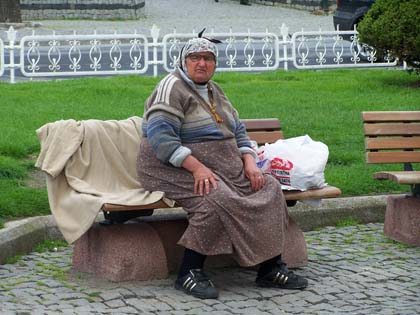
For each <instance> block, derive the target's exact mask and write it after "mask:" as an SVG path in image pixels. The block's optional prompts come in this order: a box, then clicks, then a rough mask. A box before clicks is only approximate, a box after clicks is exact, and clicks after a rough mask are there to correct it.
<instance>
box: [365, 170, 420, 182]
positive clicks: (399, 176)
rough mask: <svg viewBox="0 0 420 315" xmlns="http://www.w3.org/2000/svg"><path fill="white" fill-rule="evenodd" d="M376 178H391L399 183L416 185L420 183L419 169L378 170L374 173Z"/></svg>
mask: <svg viewBox="0 0 420 315" xmlns="http://www.w3.org/2000/svg"><path fill="white" fill-rule="evenodd" d="M373 177H374V178H375V179H389V180H392V181H394V182H397V183H398V184H408V185H415V184H420V172H419V171H408V172H407V171H405V172H378V173H375V174H373Z"/></svg>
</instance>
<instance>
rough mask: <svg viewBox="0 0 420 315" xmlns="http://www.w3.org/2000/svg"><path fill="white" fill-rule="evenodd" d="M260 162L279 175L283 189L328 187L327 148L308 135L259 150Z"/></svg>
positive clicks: (264, 170)
mask: <svg viewBox="0 0 420 315" xmlns="http://www.w3.org/2000/svg"><path fill="white" fill-rule="evenodd" d="M257 153H258V158H257V165H258V167H259V168H260V169H261V170H262V171H263V172H264V173H271V175H273V176H274V177H275V178H277V179H278V180H279V181H280V183H281V185H282V188H283V189H289V190H308V189H314V188H322V187H325V186H326V183H325V178H324V170H325V165H326V164H327V161H328V154H329V152H328V147H327V146H326V145H325V144H324V143H322V142H319V141H314V140H312V139H311V137H309V136H308V135H305V136H301V137H296V138H289V139H285V140H278V141H276V142H275V143H272V144H266V145H265V146H264V147H261V148H259V149H258V150H257Z"/></svg>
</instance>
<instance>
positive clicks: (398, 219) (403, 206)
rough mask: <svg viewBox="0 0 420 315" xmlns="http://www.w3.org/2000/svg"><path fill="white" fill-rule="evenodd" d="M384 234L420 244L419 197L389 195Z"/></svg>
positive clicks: (408, 242) (411, 243) (407, 242)
mask: <svg viewBox="0 0 420 315" xmlns="http://www.w3.org/2000/svg"><path fill="white" fill-rule="evenodd" d="M384 234H385V235H386V236H388V237H389V238H391V239H393V240H395V241H398V242H403V243H406V244H410V245H415V246H420V198H419V197H410V196H389V197H388V200H387V207H386V212H385V222H384Z"/></svg>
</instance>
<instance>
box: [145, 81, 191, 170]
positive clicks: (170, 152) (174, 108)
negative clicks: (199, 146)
mask: <svg viewBox="0 0 420 315" xmlns="http://www.w3.org/2000/svg"><path fill="white" fill-rule="evenodd" d="M169 78H170V77H169ZM167 79H168V77H167V78H165V79H164V80H162V81H161V82H160V84H159V85H158V88H157V92H156V93H154V95H153V96H152V97H151V98H150V99H149V100H148V101H147V104H146V112H145V114H144V117H145V119H146V122H147V123H146V126H145V127H146V128H145V135H146V137H147V139H148V141H149V143H150V145H151V146H152V149H153V151H154V152H155V154H156V157H157V158H158V160H160V161H161V162H163V163H171V164H172V165H174V166H176V167H180V166H181V164H182V162H183V161H184V159H185V158H186V157H187V156H188V155H189V154H191V151H190V149H188V148H186V147H184V146H182V143H181V137H180V130H181V125H182V121H183V119H184V113H183V109H182V100H181V96H180V95H179V93H176V89H174V88H173V86H174V85H175V84H176V80H174V79H172V85H169V86H170V87H171V88H170V89H167V87H168V84H169V83H170V82H171V81H169V83H168V80H167ZM163 88H166V89H163Z"/></svg>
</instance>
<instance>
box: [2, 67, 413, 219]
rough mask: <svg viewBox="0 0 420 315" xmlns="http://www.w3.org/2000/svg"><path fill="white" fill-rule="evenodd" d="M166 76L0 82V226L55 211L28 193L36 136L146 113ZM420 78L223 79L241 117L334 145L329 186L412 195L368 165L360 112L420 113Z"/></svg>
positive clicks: (290, 75) (392, 73)
mask: <svg viewBox="0 0 420 315" xmlns="http://www.w3.org/2000/svg"><path fill="white" fill-rule="evenodd" d="M159 79H160V78H150V77H138V76H130V77H114V78H89V79H74V80H66V81H49V82H47V81H44V82H26V83H19V84H15V85H10V84H8V83H0V121H1V124H0V126H1V137H0V225H1V222H2V221H4V220H8V219H11V218H17V217H22V216H31V215H37V214H46V213H49V208H48V200H47V196H46V191H45V189H44V188H42V189H37V188H31V187H28V186H27V184H26V180H27V178H28V173H29V172H30V171H32V170H33V163H34V161H35V159H36V156H37V154H38V152H39V143H38V139H37V137H36V134H35V130H36V129H37V128H39V127H41V126H42V125H43V124H45V123H48V122H52V121H56V120H60V119H76V120H82V119H91V118H93V119H125V118H127V117H130V116H133V115H138V116H141V115H142V113H143V103H144V101H145V99H146V98H147V96H148V95H149V94H150V93H151V91H152V90H153V88H154V86H155V85H156V83H157V82H158V81H159ZM418 80H420V77H419V76H416V75H409V74H408V73H407V72H404V71H400V70H334V71H294V72H284V71H276V72H269V73H262V74H244V73H219V74H217V75H216V76H215V81H217V82H218V83H219V84H221V86H222V87H223V89H224V90H225V92H226V94H227V95H228V96H229V98H230V100H231V101H232V103H233V104H234V105H235V106H236V108H237V109H238V111H239V113H240V116H241V118H266V117H278V118H280V120H281V121H282V125H283V130H284V132H285V135H286V137H293V136H299V135H304V134H309V135H310V136H311V137H312V138H313V139H315V140H319V141H322V142H324V143H326V144H327V145H328V146H329V149H330V159H329V163H328V165H327V169H326V179H327V182H328V183H330V184H332V185H334V186H338V187H340V188H341V189H342V191H343V194H344V196H350V195H367V194H377V193H388V192H400V191H401V190H402V189H403V190H405V191H408V187H400V186H397V185H393V184H391V183H388V182H379V181H374V180H372V179H371V174H372V173H373V172H374V171H378V170H382V169H384V168H387V169H400V168H401V167H400V166H398V165H386V166H381V165H369V166H368V165H366V163H365V160H364V152H363V150H364V144H363V135H362V124H361V119H360V112H361V111H371V110H420V88H418V87H417V88H415V87H414V86H415V82H416V81H418Z"/></svg>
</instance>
